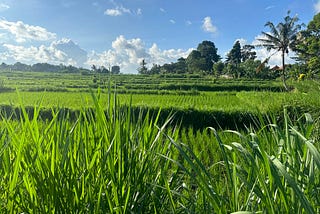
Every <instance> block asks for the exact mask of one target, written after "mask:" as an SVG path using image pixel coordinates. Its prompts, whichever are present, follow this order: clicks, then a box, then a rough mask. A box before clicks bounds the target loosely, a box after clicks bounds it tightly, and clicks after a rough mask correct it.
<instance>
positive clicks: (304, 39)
mask: <svg viewBox="0 0 320 214" xmlns="http://www.w3.org/2000/svg"><path fill="white" fill-rule="evenodd" d="M298 40H299V43H298V45H297V52H298V60H299V61H302V62H303V63H305V64H306V68H307V70H308V71H309V76H313V75H314V74H317V73H319V72H320V13H318V14H317V15H315V16H314V17H313V19H312V20H311V21H310V22H309V24H308V26H307V29H306V30H304V31H302V32H301V33H300V35H299V36H298Z"/></svg>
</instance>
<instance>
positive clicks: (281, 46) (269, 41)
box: [258, 11, 302, 90]
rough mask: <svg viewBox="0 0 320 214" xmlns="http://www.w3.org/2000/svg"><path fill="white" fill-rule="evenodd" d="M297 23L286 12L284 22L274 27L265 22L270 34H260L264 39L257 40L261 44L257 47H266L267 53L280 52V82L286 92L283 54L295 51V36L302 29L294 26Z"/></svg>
mask: <svg viewBox="0 0 320 214" xmlns="http://www.w3.org/2000/svg"><path fill="white" fill-rule="evenodd" d="M297 21H299V19H298V17H297V16H294V17H290V11H288V14H287V16H286V17H285V18H284V22H280V23H279V24H277V25H276V26H275V25H274V24H273V23H272V22H267V23H266V24H265V26H266V27H269V28H270V33H269V32H262V35H263V36H264V38H260V39H258V40H259V41H260V42H261V44H259V45H258V46H260V47H266V48H267V50H268V51H270V50H276V51H280V52H281V58H282V81H283V86H284V87H285V89H286V90H287V89H288V87H287V84H286V72H285V54H286V53H287V54H288V53H289V49H291V50H293V51H294V50H296V45H297V34H298V32H299V31H300V29H301V27H302V25H300V24H296V22H297Z"/></svg>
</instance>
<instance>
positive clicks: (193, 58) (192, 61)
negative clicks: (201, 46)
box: [186, 50, 211, 73]
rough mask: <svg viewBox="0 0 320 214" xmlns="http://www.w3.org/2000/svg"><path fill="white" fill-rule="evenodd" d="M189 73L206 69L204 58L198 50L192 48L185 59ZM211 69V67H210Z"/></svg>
mask: <svg viewBox="0 0 320 214" xmlns="http://www.w3.org/2000/svg"><path fill="white" fill-rule="evenodd" d="M186 64H187V67H188V71H189V73H194V72H201V71H206V69H207V64H206V59H205V58H204V57H202V56H201V53H200V51H197V50H193V51H191V53H190V54H189V56H188V57H187V59H186ZM210 69H211V68H210Z"/></svg>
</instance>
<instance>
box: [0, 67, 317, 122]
mask: <svg viewBox="0 0 320 214" xmlns="http://www.w3.org/2000/svg"><path fill="white" fill-rule="evenodd" d="M0 80H2V85H3V88H4V89H5V90H4V92H2V93H0V105H2V106H4V105H5V106H12V107H16V106H20V105H21V104H22V105H23V106H27V107H33V106H34V105H36V104H41V106H42V107H43V108H44V109H47V110H50V109H51V108H56V107H61V108H68V109H70V110H72V111H78V110H80V106H86V107H92V106H93V104H92V103H93V102H92V96H91V93H92V92H95V91H96V90H97V88H100V89H101V99H102V100H105V102H106V103H105V105H107V104H108V102H109V99H108V98H107V97H108V91H112V94H113V93H116V94H117V99H118V101H119V103H120V105H129V103H130V106H132V107H135V108H140V107H144V108H148V109H152V110H153V111H158V110H159V109H162V111H163V112H171V111H174V112H177V116H176V117H179V119H178V120H181V119H183V120H184V121H185V124H187V126H190V125H191V126H195V127H201V128H205V127H208V126H215V127H216V125H217V123H218V124H219V125H220V126H222V127H234V126H230V123H228V124H227V125H225V124H224V123H226V121H230V120H233V119H232V118H234V117H237V116H239V115H240V117H239V118H238V119H235V120H234V121H235V122H238V123H239V122H241V121H243V122H245V121H249V119H248V118H247V117H251V116H252V115H256V114H261V113H262V114H269V113H274V114H279V113H281V112H282V110H283V107H284V106H287V105H288V106H291V107H294V108H296V109H298V110H299V112H300V113H304V112H309V113H311V114H312V115H313V116H314V117H318V116H319V113H318V109H319V108H320V99H319V98H318V97H319V91H320V89H319V88H320V85H319V83H318V82H315V81H301V82H298V81H293V82H291V83H290V84H291V85H292V86H293V87H294V88H295V89H294V91H292V92H290V93H288V92H283V91H282V90H283V88H282V86H281V83H280V82H277V81H269V80H264V81H262V80H248V79H243V80H229V79H216V78H214V77H210V76H203V77H202V76H200V75H171V76H170V75H166V76H165V75H153V76H142V75H115V76H109V75H102V74H96V75H93V74H90V75H89V74H86V75H81V74H62V73H43V72H1V73H0ZM16 89H17V90H18V92H17V91H16ZM113 100H114V99H113V98H111V99H110V102H113ZM7 109H8V108H7ZM166 115H167V114H166ZM243 115H245V116H243ZM164 117H166V116H164ZM197 118H200V119H197ZM188 119H189V120H188ZM201 121H202V122H201ZM231 123H233V122H232V121H231ZM201 124H202V126H201Z"/></svg>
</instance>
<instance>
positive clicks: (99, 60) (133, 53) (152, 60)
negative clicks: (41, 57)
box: [87, 35, 191, 73]
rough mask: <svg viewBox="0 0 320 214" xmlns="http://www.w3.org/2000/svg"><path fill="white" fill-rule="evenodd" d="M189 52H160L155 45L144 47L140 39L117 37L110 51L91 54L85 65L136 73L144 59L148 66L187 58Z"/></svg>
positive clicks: (179, 50) (171, 50)
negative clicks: (118, 68) (113, 67)
mask: <svg viewBox="0 0 320 214" xmlns="http://www.w3.org/2000/svg"><path fill="white" fill-rule="evenodd" d="M190 52H191V49H189V50H182V49H178V50H176V49H170V50H161V49H159V48H158V46H157V45H156V44H153V45H152V46H151V47H150V48H148V47H146V45H145V44H144V42H143V41H142V40H141V39H140V38H136V39H126V38H125V37H124V36H122V35H121V36H119V37H117V38H116V39H115V41H113V42H112V49H110V50H107V51H104V52H103V53H96V52H92V53H91V54H90V55H89V58H88V61H87V65H88V67H89V66H91V65H98V66H102V65H103V66H109V65H119V66H120V67H121V72H123V73H137V68H138V67H139V63H140V62H141V61H142V60H143V59H145V60H146V62H147V63H148V65H149V66H152V64H160V65H161V64H164V63H169V62H173V61H176V60H177V59H178V58H180V57H187V56H188V54H189V53H190Z"/></svg>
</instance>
